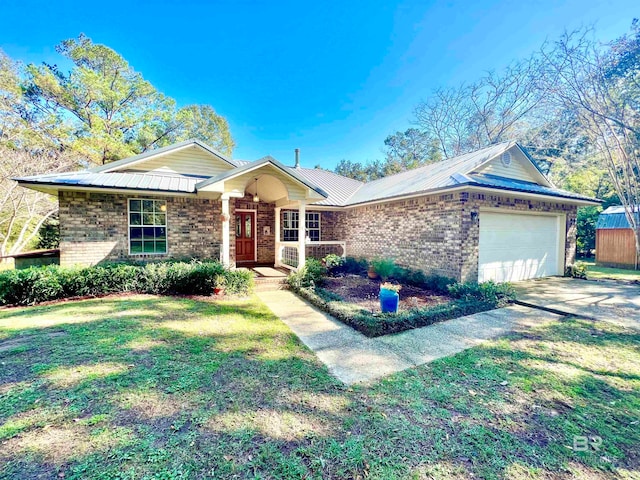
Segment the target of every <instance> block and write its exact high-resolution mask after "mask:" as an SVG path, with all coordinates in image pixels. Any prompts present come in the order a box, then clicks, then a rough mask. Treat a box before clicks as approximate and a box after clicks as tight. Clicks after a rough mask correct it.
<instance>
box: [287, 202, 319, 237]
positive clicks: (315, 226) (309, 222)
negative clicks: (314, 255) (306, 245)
mask: <svg viewBox="0 0 640 480" xmlns="http://www.w3.org/2000/svg"><path fill="white" fill-rule="evenodd" d="M305 217H306V222H305V230H306V232H307V237H309V240H311V241H312V242H319V241H320V212H306V214H305ZM299 218H300V217H299V216H298V212H296V211H295V210H291V211H285V212H283V213H282V228H283V231H282V239H283V240H284V241H285V242H297V241H298V219H299Z"/></svg>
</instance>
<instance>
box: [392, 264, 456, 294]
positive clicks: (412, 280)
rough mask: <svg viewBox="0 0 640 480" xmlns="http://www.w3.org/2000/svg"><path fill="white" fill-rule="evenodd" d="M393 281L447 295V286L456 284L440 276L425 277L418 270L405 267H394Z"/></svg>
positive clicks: (425, 275)
mask: <svg viewBox="0 0 640 480" xmlns="http://www.w3.org/2000/svg"><path fill="white" fill-rule="evenodd" d="M393 279H394V280H396V281H397V282H400V283H403V284H405V285H412V286H414V287H420V288H424V289H426V290H433V291H434V292H438V293H444V294H449V288H448V287H449V285H452V284H454V283H456V281H455V280H454V279H453V278H449V277H443V276H440V275H427V274H425V273H424V272H422V271H420V270H413V269H411V268H406V267H396V269H395V271H394V272H393Z"/></svg>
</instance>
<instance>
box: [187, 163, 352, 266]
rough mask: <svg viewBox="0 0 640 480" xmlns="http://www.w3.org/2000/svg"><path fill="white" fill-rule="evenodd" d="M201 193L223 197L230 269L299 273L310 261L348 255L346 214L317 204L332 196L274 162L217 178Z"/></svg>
mask: <svg viewBox="0 0 640 480" xmlns="http://www.w3.org/2000/svg"><path fill="white" fill-rule="evenodd" d="M199 191H200V192H211V193H213V192H216V193H219V194H220V201H221V215H220V220H221V222H222V239H221V240H222V241H221V252H220V257H221V260H222V262H223V263H224V264H225V265H227V266H230V267H243V266H255V265H272V266H274V267H275V268H288V269H297V268H300V267H302V266H303V265H304V264H305V261H306V258H307V257H308V256H312V257H316V258H322V257H323V256H325V255H327V254H329V253H335V254H338V255H341V256H345V255H346V243H345V241H344V233H343V231H342V224H343V222H342V221H341V218H342V217H344V214H343V212H339V211H337V209H330V208H327V207H323V206H322V205H317V204H318V203H321V202H322V200H324V199H326V198H327V194H326V193H325V192H324V191H323V190H321V189H320V188H319V187H317V186H315V185H313V184H311V183H310V182H309V181H308V180H306V179H305V178H304V177H303V176H302V175H300V174H299V172H296V171H295V169H290V168H287V167H285V166H284V165H282V164H280V163H279V162H278V161H277V160H275V159H273V158H271V157H265V158H264V159H262V160H260V161H258V162H255V163H252V164H250V165H247V166H246V167H244V168H243V167H241V168H239V169H237V170H235V171H233V172H232V173H230V174H226V175H222V176H219V177H216V178H215V179H212V181H210V182H209V184H207V185H201V186H200V189H199Z"/></svg>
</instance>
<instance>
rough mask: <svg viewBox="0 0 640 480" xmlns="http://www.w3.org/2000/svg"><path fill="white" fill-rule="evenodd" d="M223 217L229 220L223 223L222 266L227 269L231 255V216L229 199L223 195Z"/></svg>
mask: <svg viewBox="0 0 640 480" xmlns="http://www.w3.org/2000/svg"><path fill="white" fill-rule="evenodd" d="M221 199H222V215H223V216H224V217H226V218H227V220H226V221H223V222H222V264H223V265H224V266H225V267H229V263H230V255H229V251H230V248H229V224H230V223H231V216H230V215H229V197H227V196H226V195H222V197H221Z"/></svg>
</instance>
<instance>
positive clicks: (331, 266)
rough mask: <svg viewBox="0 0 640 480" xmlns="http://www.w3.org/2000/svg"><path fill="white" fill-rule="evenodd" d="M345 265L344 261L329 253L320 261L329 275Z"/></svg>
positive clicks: (338, 256)
mask: <svg viewBox="0 0 640 480" xmlns="http://www.w3.org/2000/svg"><path fill="white" fill-rule="evenodd" d="M344 263H345V259H344V258H343V257H341V256H340V255H336V254H335V253H330V254H329V255H327V256H326V257H324V258H323V259H322V264H323V265H324V266H325V267H326V268H327V271H328V272H329V273H334V272H336V271H337V270H339V269H340V267H342V266H343V265H344Z"/></svg>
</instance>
